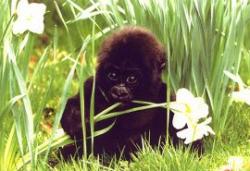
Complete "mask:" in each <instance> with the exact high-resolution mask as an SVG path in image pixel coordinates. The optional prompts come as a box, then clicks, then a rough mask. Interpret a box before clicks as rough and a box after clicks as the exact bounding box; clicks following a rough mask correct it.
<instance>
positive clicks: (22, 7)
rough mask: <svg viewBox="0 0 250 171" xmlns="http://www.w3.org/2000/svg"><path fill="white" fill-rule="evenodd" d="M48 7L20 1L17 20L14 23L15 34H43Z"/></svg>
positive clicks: (23, 0) (25, 0)
mask: <svg viewBox="0 0 250 171" xmlns="http://www.w3.org/2000/svg"><path fill="white" fill-rule="evenodd" d="M45 11H46V6H45V5H44V4H43V3H28V1H27V0H20V1H19V3H18V5H17V9H16V14H17V20H16V21H14V23H13V28H12V31H13V33H14V34H22V33H24V32H25V31H26V30H28V31H31V32H33V33H37V34H41V33H43V31H44V14H45Z"/></svg>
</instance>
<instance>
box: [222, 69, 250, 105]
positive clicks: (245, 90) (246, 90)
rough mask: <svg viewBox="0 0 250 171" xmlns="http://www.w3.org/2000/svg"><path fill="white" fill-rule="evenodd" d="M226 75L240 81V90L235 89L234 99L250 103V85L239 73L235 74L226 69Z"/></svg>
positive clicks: (237, 81)
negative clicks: (247, 84)
mask: <svg viewBox="0 0 250 171" xmlns="http://www.w3.org/2000/svg"><path fill="white" fill-rule="evenodd" d="M224 73H225V75H226V76H228V77H229V78H230V79H232V80H233V81H234V82H236V83H238V85H239V91H233V92H232V94H231V97H232V99H233V100H234V101H238V102H243V103H246V104H248V105H250V87H248V86H246V84H245V83H244V82H243V81H242V79H241V78H240V76H239V75H234V74H232V73H230V72H228V71H224Z"/></svg>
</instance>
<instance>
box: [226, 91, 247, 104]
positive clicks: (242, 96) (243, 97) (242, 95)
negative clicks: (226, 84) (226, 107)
mask: <svg viewBox="0 0 250 171" xmlns="http://www.w3.org/2000/svg"><path fill="white" fill-rule="evenodd" d="M231 97H232V98H233V100H235V101H238V102H243V103H246V104H248V105H250V88H245V89H243V90H240V91H234V92H232V94H231Z"/></svg>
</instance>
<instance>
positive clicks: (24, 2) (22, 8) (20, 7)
mask: <svg viewBox="0 0 250 171" xmlns="http://www.w3.org/2000/svg"><path fill="white" fill-rule="evenodd" d="M28 5H29V2H28V0H20V1H19V3H18V4H17V10H16V13H17V15H20V14H22V13H23V12H26V9H27V7H28Z"/></svg>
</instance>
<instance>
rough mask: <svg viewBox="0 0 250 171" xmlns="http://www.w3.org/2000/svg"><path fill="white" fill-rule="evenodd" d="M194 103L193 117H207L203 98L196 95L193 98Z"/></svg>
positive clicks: (206, 106)
mask: <svg viewBox="0 0 250 171" xmlns="http://www.w3.org/2000/svg"><path fill="white" fill-rule="evenodd" d="M194 101H195V104H194V107H193V109H192V113H194V117H196V119H201V118H205V117H207V115H208V114H209V110H208V105H207V104H206V103H205V102H204V99H203V98H201V97H197V98H195V99H194Z"/></svg>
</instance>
